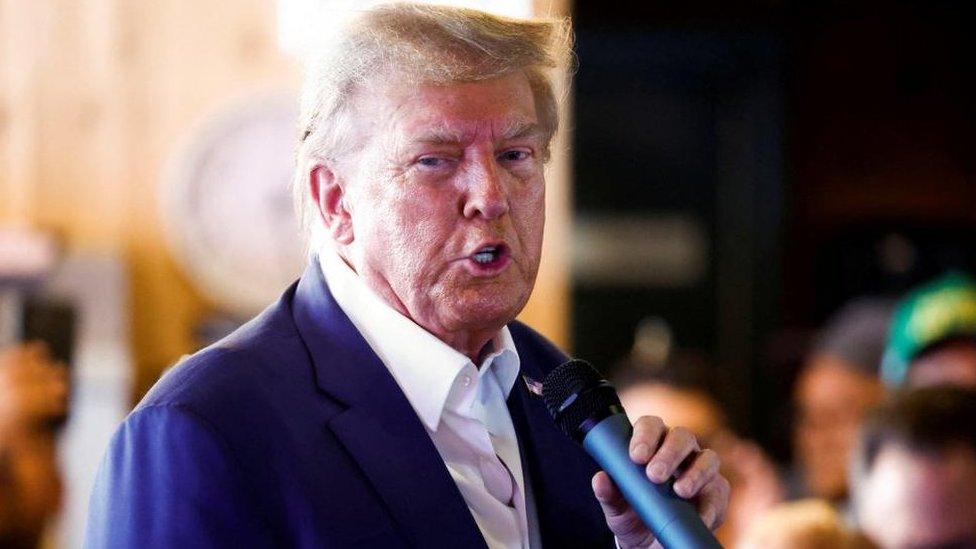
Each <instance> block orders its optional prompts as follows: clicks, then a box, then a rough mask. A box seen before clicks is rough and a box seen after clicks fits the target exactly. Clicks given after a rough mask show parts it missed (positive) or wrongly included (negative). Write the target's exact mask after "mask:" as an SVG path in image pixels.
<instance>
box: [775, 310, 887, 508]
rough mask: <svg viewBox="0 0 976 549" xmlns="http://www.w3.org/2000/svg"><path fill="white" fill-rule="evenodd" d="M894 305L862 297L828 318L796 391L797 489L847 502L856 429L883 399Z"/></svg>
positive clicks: (839, 503)
mask: <svg viewBox="0 0 976 549" xmlns="http://www.w3.org/2000/svg"><path fill="white" fill-rule="evenodd" d="M892 309H893V303H891V302H889V301H888V300H887V299H880V298H859V299H856V300H854V301H851V302H850V303H848V304H846V305H844V306H843V307H841V308H840V310H838V311H837V312H836V313H834V314H833V315H832V317H831V318H830V319H828V321H827V323H826V325H825V326H824V328H823V330H822V331H821V333H820V335H819V337H818V338H817V341H816V342H815V343H814V346H813V349H812V351H811V352H810V353H809V355H808V356H807V358H806V360H805V361H804V364H803V368H802V370H801V371H800V373H799V375H798V376H797V381H796V386H795V389H794V392H793V401H794V404H795V406H796V424H795V426H794V429H793V449H794V455H795V460H796V473H797V475H796V476H797V479H796V480H797V482H796V484H797V485H798V486H796V489H795V491H796V492H798V494H797V495H799V496H804V497H817V498H823V499H826V500H828V501H830V502H832V503H833V504H835V505H837V506H839V507H841V508H844V507H846V504H847V469H848V463H849V462H850V454H851V449H852V448H853V447H854V442H855V440H856V439H857V429H858V426H859V425H860V424H861V421H862V420H863V419H864V416H865V415H866V414H867V413H868V412H869V411H870V410H871V409H872V408H873V407H874V406H876V405H877V404H878V403H879V402H881V399H882V398H883V397H884V394H885V391H884V385H883V384H882V383H881V377H880V376H879V375H878V369H879V367H880V365H881V356H882V354H883V352H884V346H885V339H886V337H887V333H888V324H889V322H890V320H891V311H892Z"/></svg>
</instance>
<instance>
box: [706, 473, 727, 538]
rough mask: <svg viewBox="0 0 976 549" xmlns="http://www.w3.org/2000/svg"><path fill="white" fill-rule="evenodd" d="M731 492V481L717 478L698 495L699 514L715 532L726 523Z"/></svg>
mask: <svg viewBox="0 0 976 549" xmlns="http://www.w3.org/2000/svg"><path fill="white" fill-rule="evenodd" d="M731 492H732V489H731V487H730V486H729V481H727V480H725V477H722V476H716V477H715V478H713V479H712V480H711V482H709V483H708V484H706V485H705V486H703V487H702V489H701V491H700V492H699V493H698V495H699V498H700V500H699V504H698V509H699V511H698V514H699V515H700V516H701V518H702V522H704V523H705V525H706V526H708V528H709V529H711V530H714V529H716V528H718V527H719V526H721V525H722V523H723V522H725V511H726V509H728V507H729V495H730V494H731Z"/></svg>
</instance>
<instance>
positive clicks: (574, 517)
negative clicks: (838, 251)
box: [508, 329, 614, 547]
mask: <svg viewBox="0 0 976 549" xmlns="http://www.w3.org/2000/svg"><path fill="white" fill-rule="evenodd" d="M519 332H521V330H519ZM512 335H513V336H516V330H515V329H513V330H512ZM515 341H516V345H517V346H518V349H519V357H520V359H521V363H522V373H523V374H524V375H526V376H528V377H530V378H531V379H533V380H536V381H541V380H542V379H543V378H544V377H545V373H546V372H548V371H549V370H550V369H551V368H552V367H553V366H555V365H557V364H558V363H559V361H560V360H561V357H553V356H547V355H546V354H545V353H540V352H533V351H534V350H535V349H534V348H533V347H532V346H530V345H525V344H523V338H522V337H516V339H515ZM508 410H509V413H510V414H511V416H512V423H513V424H514V426H515V431H516V433H517V434H518V440H519V450H520V452H521V454H522V469H523V470H525V471H528V472H529V480H530V482H531V486H532V494H533V498H534V500H535V507H536V516H537V518H538V521H539V524H538V527H539V533H540V535H541V537H542V544H543V546H544V547H608V546H609V547H612V546H613V545H614V543H613V536H612V535H611V534H610V532H609V530H608V528H607V526H606V522H605V521H604V518H603V513H602V511H601V510H600V507H599V504H598V503H597V501H596V498H595V497H594V496H593V490H592V488H591V485H590V482H591V479H592V478H593V475H594V474H595V473H596V471H597V470H598V467H597V465H596V463H595V462H594V461H593V460H592V459H591V458H590V457H589V456H588V455H586V453H585V452H584V451H583V450H582V449H581V448H580V447H579V446H578V445H577V444H576V443H575V442H573V441H572V440H571V439H570V438H569V437H567V436H566V435H564V434H563V433H562V432H561V431H560V430H559V429H558V428H557V427H556V425H555V424H554V423H553V421H552V417H551V416H550V415H549V411H548V410H546V407H545V403H544V402H543V400H542V398H541V397H539V396H536V395H534V394H532V393H530V392H529V390H528V388H527V387H526V385H525V383H524V382H523V380H522V379H519V380H518V381H517V382H516V383H515V386H514V387H513V388H512V392H511V394H510V395H509V398H508Z"/></svg>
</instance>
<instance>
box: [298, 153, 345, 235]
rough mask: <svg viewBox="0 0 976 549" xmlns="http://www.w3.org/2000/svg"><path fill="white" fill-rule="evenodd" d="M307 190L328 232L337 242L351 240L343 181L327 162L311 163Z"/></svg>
mask: <svg viewBox="0 0 976 549" xmlns="http://www.w3.org/2000/svg"><path fill="white" fill-rule="evenodd" d="M308 184H309V191H310V192H311V195H312V200H313V201H314V203H315V206H316V209H317V210H318V212H319V217H320V218H321V219H322V223H323V224H324V225H325V227H326V229H327V230H328V232H329V234H331V235H332V238H333V239H334V240H335V241H336V242H337V243H339V244H350V243H351V242H352V241H353V230H352V216H351V215H350V212H349V210H348V208H347V206H346V204H347V202H348V197H347V196H346V189H345V184H344V181H342V178H341V177H340V176H339V174H338V173H336V171H335V168H334V167H333V166H332V165H330V164H328V163H325V164H323V163H317V164H314V165H312V167H311V169H310V170H309V172H308Z"/></svg>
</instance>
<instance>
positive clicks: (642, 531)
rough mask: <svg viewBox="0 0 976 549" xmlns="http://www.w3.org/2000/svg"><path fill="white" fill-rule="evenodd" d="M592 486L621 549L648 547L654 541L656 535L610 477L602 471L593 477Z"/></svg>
mask: <svg viewBox="0 0 976 549" xmlns="http://www.w3.org/2000/svg"><path fill="white" fill-rule="evenodd" d="M592 484H593V495H595V496H596V499H597V501H598V502H599V503H600V507H601V508H602V509H603V515H604V517H605V518H606V521H607V526H608V527H609V528H610V531H612V532H613V535H614V537H616V538H617V542H618V546H619V547H647V546H648V545H650V544H651V542H653V541H654V535H653V534H652V533H651V532H650V530H648V528H647V527H646V526H645V525H644V523H643V522H642V521H641V519H640V517H639V516H638V515H637V512H636V511H634V508H633V507H631V506H630V504H629V503H627V501H626V500H625V499H624V496H623V494H622V493H621V492H620V489H618V488H617V485H616V484H614V482H613V480H612V479H611V478H610V475H608V474H606V473H605V472H603V471H600V472H599V473H597V474H595V475H593V483H592Z"/></svg>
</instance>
